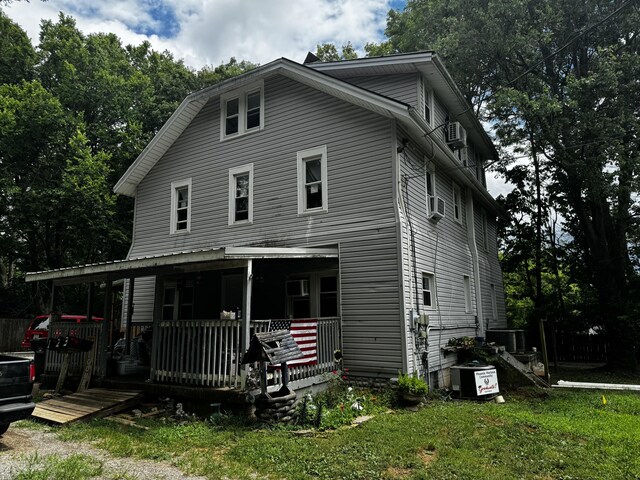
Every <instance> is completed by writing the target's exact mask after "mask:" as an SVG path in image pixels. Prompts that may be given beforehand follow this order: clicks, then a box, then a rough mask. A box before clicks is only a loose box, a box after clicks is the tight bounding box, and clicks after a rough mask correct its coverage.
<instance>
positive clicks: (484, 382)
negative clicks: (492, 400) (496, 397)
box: [474, 368, 500, 395]
mask: <svg viewBox="0 0 640 480" xmlns="http://www.w3.org/2000/svg"><path fill="white" fill-rule="evenodd" d="M474 373H475V376H476V392H478V395H490V394H492V393H499V392H500V388H499V387H498V372H496V369H495V368H492V369H491V370H480V371H478V372H474Z"/></svg>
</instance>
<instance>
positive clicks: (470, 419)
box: [60, 372, 640, 480]
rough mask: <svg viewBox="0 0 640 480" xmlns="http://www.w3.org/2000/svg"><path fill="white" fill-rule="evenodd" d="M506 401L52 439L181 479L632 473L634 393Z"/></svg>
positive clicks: (72, 430)
mask: <svg viewBox="0 0 640 480" xmlns="http://www.w3.org/2000/svg"><path fill="white" fill-rule="evenodd" d="M565 373H566V372H565ZM563 376H564V373H563ZM563 378H567V379H571V377H566V376H564V377H563ZM607 379H608V380H609V381H613V382H615V381H620V379H618V378H611V377H607ZM624 380H625V381H627V382H628V381H630V380H631V379H629V378H625V379H624ZM635 380H636V382H637V381H638V379H637V377H636V379H635ZM523 393H525V392H523ZM603 393H604V395H605V396H606V400H607V403H606V405H603V402H602V395H603ZM505 397H506V400H507V402H506V403H505V404H502V405H498V404H495V403H475V402H450V401H440V400H432V401H431V402H429V404H428V406H427V407H425V408H422V409H420V410H419V411H417V412H415V413H408V412H406V411H404V410H397V411H393V412H391V413H383V412H378V413H377V414H376V415H375V417H374V418H372V419H371V420H369V421H368V422H365V423H364V424H362V425H361V426H359V427H358V428H350V429H337V430H331V431H323V432H318V433H316V434H315V435H312V436H300V435H298V434H296V432H294V431H291V430H285V429H264V428H259V429H256V428H255V427H252V426H251V425H248V424H243V423H236V424H227V425H225V426H224V427H222V428H221V427H220V426H211V425H210V424H208V423H205V422H195V423H192V424H189V425H185V426H175V425H167V424H163V423H162V422H160V421H157V420H145V421H144V422H143V423H144V425H146V426H148V427H149V428H150V430H148V431H141V430H139V429H133V428H129V427H126V426H123V425H118V424H114V423H112V422H107V421H103V420H97V421H93V422H90V423H84V424H81V423H78V424H73V425H70V426H69V427H68V428H64V429H61V430H60V435H61V436H63V438H64V439H67V440H73V441H79V442H82V441H91V442H93V444H94V445H95V446H96V447H97V448H104V449H106V450H108V451H109V452H110V453H111V454H113V455H116V456H130V457H133V458H146V459H156V460H169V459H170V460H171V461H172V462H173V463H174V464H176V465H177V466H178V467H179V468H180V469H181V470H182V471H183V472H185V474H188V475H205V476H207V477H209V478H225V477H227V478H238V479H250V478H256V477H265V478H267V477H269V478H296V479H301V480H305V479H312V478H322V479H335V478H341V479H361V478H429V479H435V480H439V479H447V480H448V479H451V478H474V479H480V480H482V479H496V478H500V479H502V478H504V479H507V478H522V479H526V480H534V479H539V478H584V479H587V478H636V477H637V476H639V475H640V464H639V463H638V461H637V459H636V455H635V452H637V451H638V449H639V448H640V438H638V435H637V432H638V431H639V430H640V398H639V397H638V395H637V394H635V393H633V392H597V391H572V390H565V389H554V390H551V391H549V392H547V393H546V394H544V395H533V394H527V395H524V394H523V395H520V396H518V395H515V394H511V395H506V394H505ZM514 459H516V460H517V461H514Z"/></svg>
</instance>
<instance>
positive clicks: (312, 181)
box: [297, 145, 329, 215]
mask: <svg viewBox="0 0 640 480" xmlns="http://www.w3.org/2000/svg"><path fill="white" fill-rule="evenodd" d="M297 159H298V214H299V215H301V214H305V213H316V212H326V211H328V209H329V203H328V192H327V146H326V145H322V146H320V147H315V148H310V149H308V150H302V151H300V152H298V155H297Z"/></svg>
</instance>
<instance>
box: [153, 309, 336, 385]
mask: <svg viewBox="0 0 640 480" xmlns="http://www.w3.org/2000/svg"><path fill="white" fill-rule="evenodd" d="M269 323H270V320H253V321H252V322H251V332H250V334H251V335H253V334H254V333H257V332H265V331H267V330H268V328H269ZM241 344H242V320H163V321H160V322H159V323H158V324H157V325H156V326H154V329H153V356H152V361H151V379H152V380H153V381H156V382H162V383H177V384H189V385H200V386H207V387H229V388H240V386H241V368H240V365H239V363H240V360H241V359H242V355H243V354H244V352H242V351H241ZM317 346H318V349H317V350H318V361H317V362H316V364H315V365H300V366H294V367H292V368H290V370H289V373H290V379H291V380H299V379H303V378H308V377H313V376H316V375H319V374H322V373H325V372H329V371H331V370H333V368H334V362H333V352H334V351H335V350H336V349H338V348H340V319H339V318H337V317H332V318H320V319H318V337H317ZM270 380H271V381H270V383H274V382H275V383H278V382H280V381H281V373H280V371H279V370H276V371H275V372H273V375H272V376H271V379H270Z"/></svg>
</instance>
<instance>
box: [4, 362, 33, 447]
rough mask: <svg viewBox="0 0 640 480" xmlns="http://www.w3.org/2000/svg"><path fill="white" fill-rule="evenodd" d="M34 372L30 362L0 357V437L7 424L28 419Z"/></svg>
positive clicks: (31, 404) (7, 426)
mask: <svg viewBox="0 0 640 480" xmlns="http://www.w3.org/2000/svg"><path fill="white" fill-rule="evenodd" d="M34 377H35V370H34V366H33V363H32V362H31V360H29V359H26V358H19V357H12V356H9V355H0V436H2V434H3V433H4V432H6V431H7V429H8V428H9V424H10V423H12V422H16V421H18V420H23V419H25V418H29V415H31V412H33V409H34V408H35V406H36V405H35V403H33V401H32V399H31V391H32V390H33V381H34Z"/></svg>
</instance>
